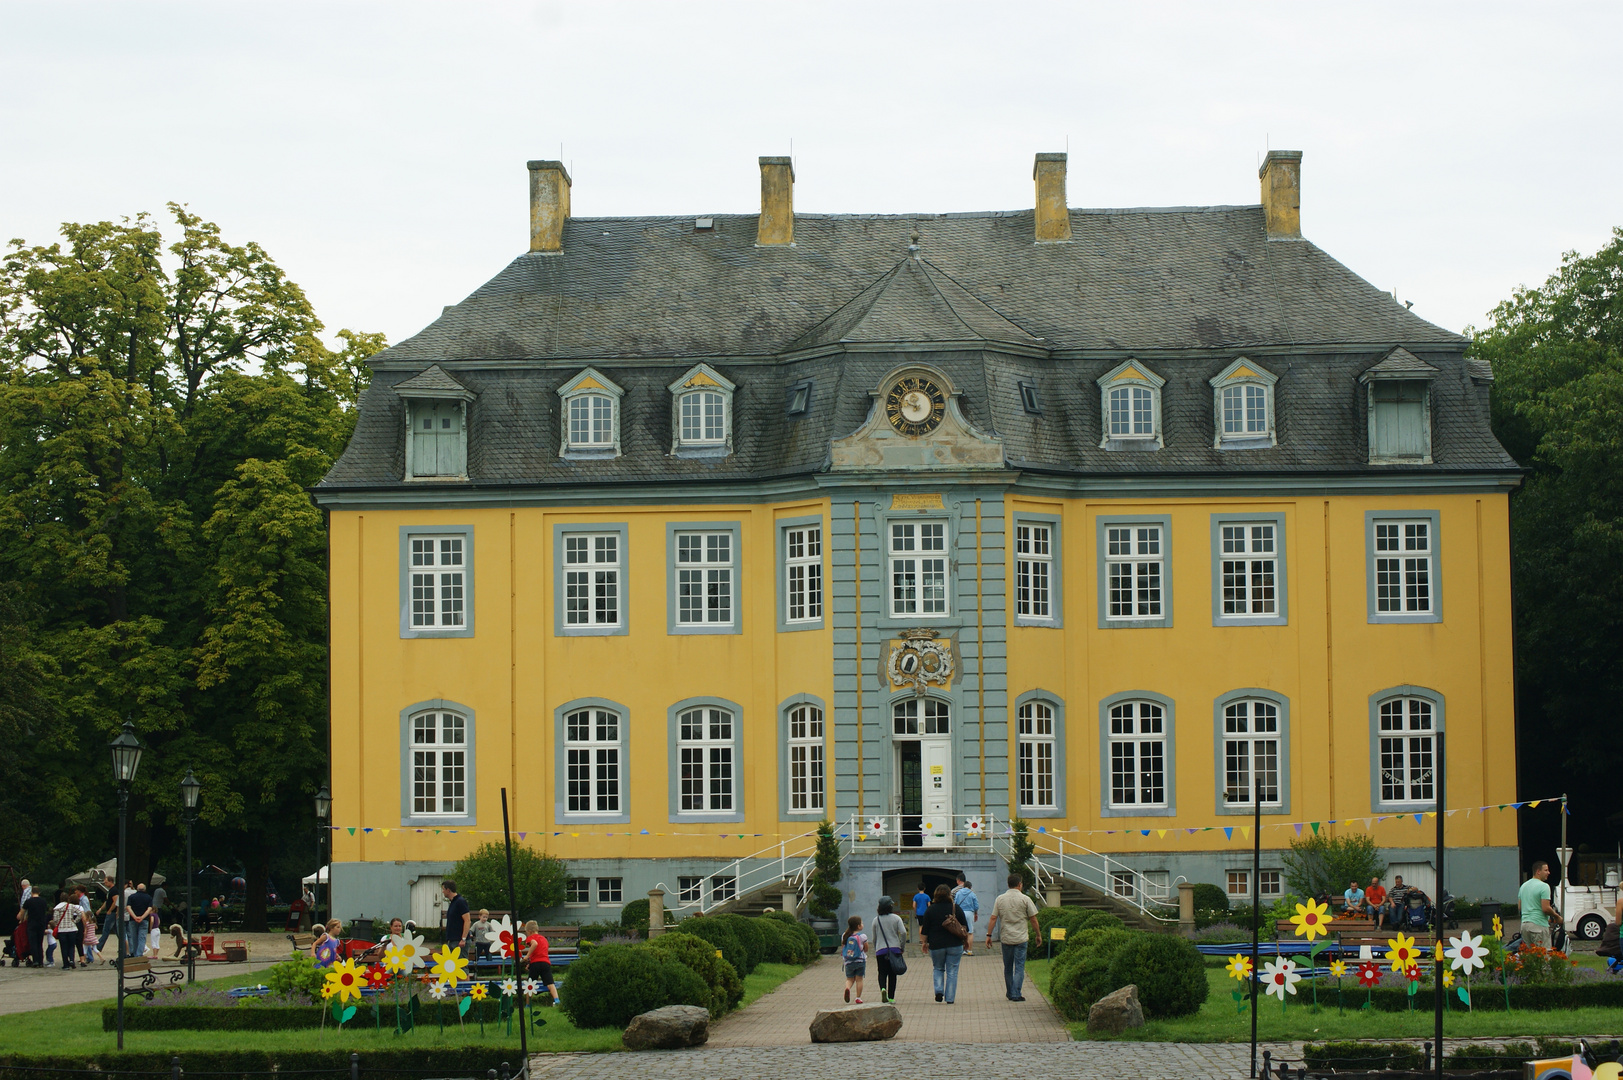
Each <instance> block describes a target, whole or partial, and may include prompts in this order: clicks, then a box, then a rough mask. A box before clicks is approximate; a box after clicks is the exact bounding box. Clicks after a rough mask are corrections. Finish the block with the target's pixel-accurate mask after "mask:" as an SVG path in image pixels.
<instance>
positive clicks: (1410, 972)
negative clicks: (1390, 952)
mask: <svg viewBox="0 0 1623 1080" xmlns="http://www.w3.org/2000/svg"><path fill="white" fill-rule="evenodd" d="M1403 977H1404V978H1406V979H1408V980H1409V981H1410V982H1419V981H1420V980H1421V979H1422V978H1424V977H1425V976H1424V973H1423V972H1422V971H1421V970H1420V965H1419V964H1410V965H1409V966H1408V967H1406V968H1404V969H1403Z"/></svg>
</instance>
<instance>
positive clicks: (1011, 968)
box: [1003, 942, 1026, 1000]
mask: <svg viewBox="0 0 1623 1080" xmlns="http://www.w3.org/2000/svg"><path fill="white" fill-rule="evenodd" d="M1025 985H1026V944H1025V942H1021V943H1020V944H1019V945H1005V946H1003V986H1004V988H1005V992H1006V993H1007V994H1008V995H1009V998H1010V999H1011V1000H1012V999H1014V998H1017V997H1019V996H1020V991H1021V989H1022V988H1023V987H1024V986H1025Z"/></svg>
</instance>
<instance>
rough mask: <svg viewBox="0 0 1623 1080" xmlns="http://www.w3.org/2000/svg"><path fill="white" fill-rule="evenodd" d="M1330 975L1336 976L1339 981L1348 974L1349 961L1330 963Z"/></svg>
mask: <svg viewBox="0 0 1623 1080" xmlns="http://www.w3.org/2000/svg"><path fill="white" fill-rule="evenodd" d="M1330 974H1331V975H1334V976H1335V977H1336V978H1337V979H1339V978H1341V977H1342V976H1343V975H1345V974H1347V961H1345V960H1332V961H1330Z"/></svg>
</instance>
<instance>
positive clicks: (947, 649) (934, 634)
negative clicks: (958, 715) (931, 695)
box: [885, 630, 958, 697]
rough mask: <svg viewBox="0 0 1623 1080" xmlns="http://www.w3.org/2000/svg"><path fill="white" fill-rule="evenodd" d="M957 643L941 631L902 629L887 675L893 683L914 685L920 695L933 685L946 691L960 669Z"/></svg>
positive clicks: (887, 664) (892, 644)
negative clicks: (942, 634)
mask: <svg viewBox="0 0 1623 1080" xmlns="http://www.w3.org/2000/svg"><path fill="white" fill-rule="evenodd" d="M955 646H956V643H955V642H954V641H953V639H952V638H950V637H942V636H941V632H940V631H938V630H903V631H902V635H901V637H900V638H892V639H891V642H890V654H889V657H888V659H887V660H886V662H885V674H886V675H887V676H888V677H889V679H890V683H891V685H892V686H894V687H896V688H898V689H900V688H902V687H908V686H911V687H912V688H913V693H914V695H915V696H917V697H923V696H924V695H925V694H926V693H927V692H929V689H930V688H931V687H936V688H939V689H943V690H945V689H946V688H947V687H949V686H951V685H952V680H953V677H954V676H955V675H956V674H957V672H958V660H957V656H956V651H957V650H956V647H955Z"/></svg>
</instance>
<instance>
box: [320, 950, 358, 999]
mask: <svg viewBox="0 0 1623 1080" xmlns="http://www.w3.org/2000/svg"><path fill="white" fill-rule="evenodd" d="M327 985H328V986H330V987H332V993H331V994H329V995H327V996H328V997H337V998H338V1000H339V1002H340V1003H342V1002H346V1001H348V1000H349V999H350V998H355V999H357V1000H359V999H360V996H361V987H363V986H365V985H366V972H364V971H362V970H361V969H360V968H359V967H358V966H356V963H355V961H354V960H340V961H338V963H336V964H334V965H333V966H332V967H330V968H328V969H327Z"/></svg>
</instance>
